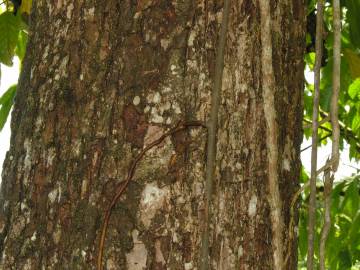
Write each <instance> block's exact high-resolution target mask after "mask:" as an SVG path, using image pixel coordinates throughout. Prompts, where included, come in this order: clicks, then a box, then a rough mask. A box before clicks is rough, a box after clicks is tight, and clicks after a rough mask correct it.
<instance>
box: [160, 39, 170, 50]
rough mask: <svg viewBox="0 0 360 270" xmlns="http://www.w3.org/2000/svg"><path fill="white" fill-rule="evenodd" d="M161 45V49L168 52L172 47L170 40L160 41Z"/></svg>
mask: <svg viewBox="0 0 360 270" xmlns="http://www.w3.org/2000/svg"><path fill="white" fill-rule="evenodd" d="M160 44H161V47H162V48H163V49H164V50H165V51H166V50H167V48H168V47H169V45H170V40H168V39H161V40H160Z"/></svg>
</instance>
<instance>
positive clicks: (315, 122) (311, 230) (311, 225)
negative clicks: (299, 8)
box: [307, 0, 324, 270]
mask: <svg viewBox="0 0 360 270" xmlns="http://www.w3.org/2000/svg"><path fill="white" fill-rule="evenodd" d="M323 13H324V1H323V0H318V2H317V14H316V43H315V53H316V57H315V68H314V84H315V90H314V94H313V116H312V147H311V177H310V199H309V209H308V211H309V221H308V255H307V269H308V270H312V269H313V267H314V238H315V224H316V177H317V142H318V128H319V119H318V117H319V101H320V69H321V59H322V43H323Z"/></svg>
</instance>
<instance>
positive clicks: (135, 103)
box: [133, 96, 140, 106]
mask: <svg viewBox="0 0 360 270" xmlns="http://www.w3.org/2000/svg"><path fill="white" fill-rule="evenodd" d="M133 104H134V105H135V106H137V105H139V104H140V97H139V96H136V97H134V99H133Z"/></svg>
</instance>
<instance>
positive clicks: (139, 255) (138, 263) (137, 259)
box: [114, 230, 147, 270]
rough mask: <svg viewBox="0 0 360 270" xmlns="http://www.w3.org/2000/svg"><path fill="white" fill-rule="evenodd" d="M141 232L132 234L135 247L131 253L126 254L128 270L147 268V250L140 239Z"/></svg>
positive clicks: (135, 231)
mask: <svg viewBox="0 0 360 270" xmlns="http://www.w3.org/2000/svg"><path fill="white" fill-rule="evenodd" d="M138 236H139V232H138V231H137V230H134V231H133V232H132V237H133V242H134V247H133V249H132V250H131V252H130V253H128V254H126V262H127V269H128V270H143V269H145V268H146V258H147V250H146V247H145V244H144V243H143V242H142V241H141V240H139V239H138ZM114 269H115V268H114Z"/></svg>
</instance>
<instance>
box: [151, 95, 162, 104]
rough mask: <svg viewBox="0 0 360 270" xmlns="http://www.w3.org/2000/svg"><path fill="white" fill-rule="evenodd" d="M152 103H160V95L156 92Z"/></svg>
mask: <svg viewBox="0 0 360 270" xmlns="http://www.w3.org/2000/svg"><path fill="white" fill-rule="evenodd" d="M152 101H153V103H155V104H157V103H160V101H161V95H160V93H159V92H156V93H155V95H154V97H153V100H152Z"/></svg>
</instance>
